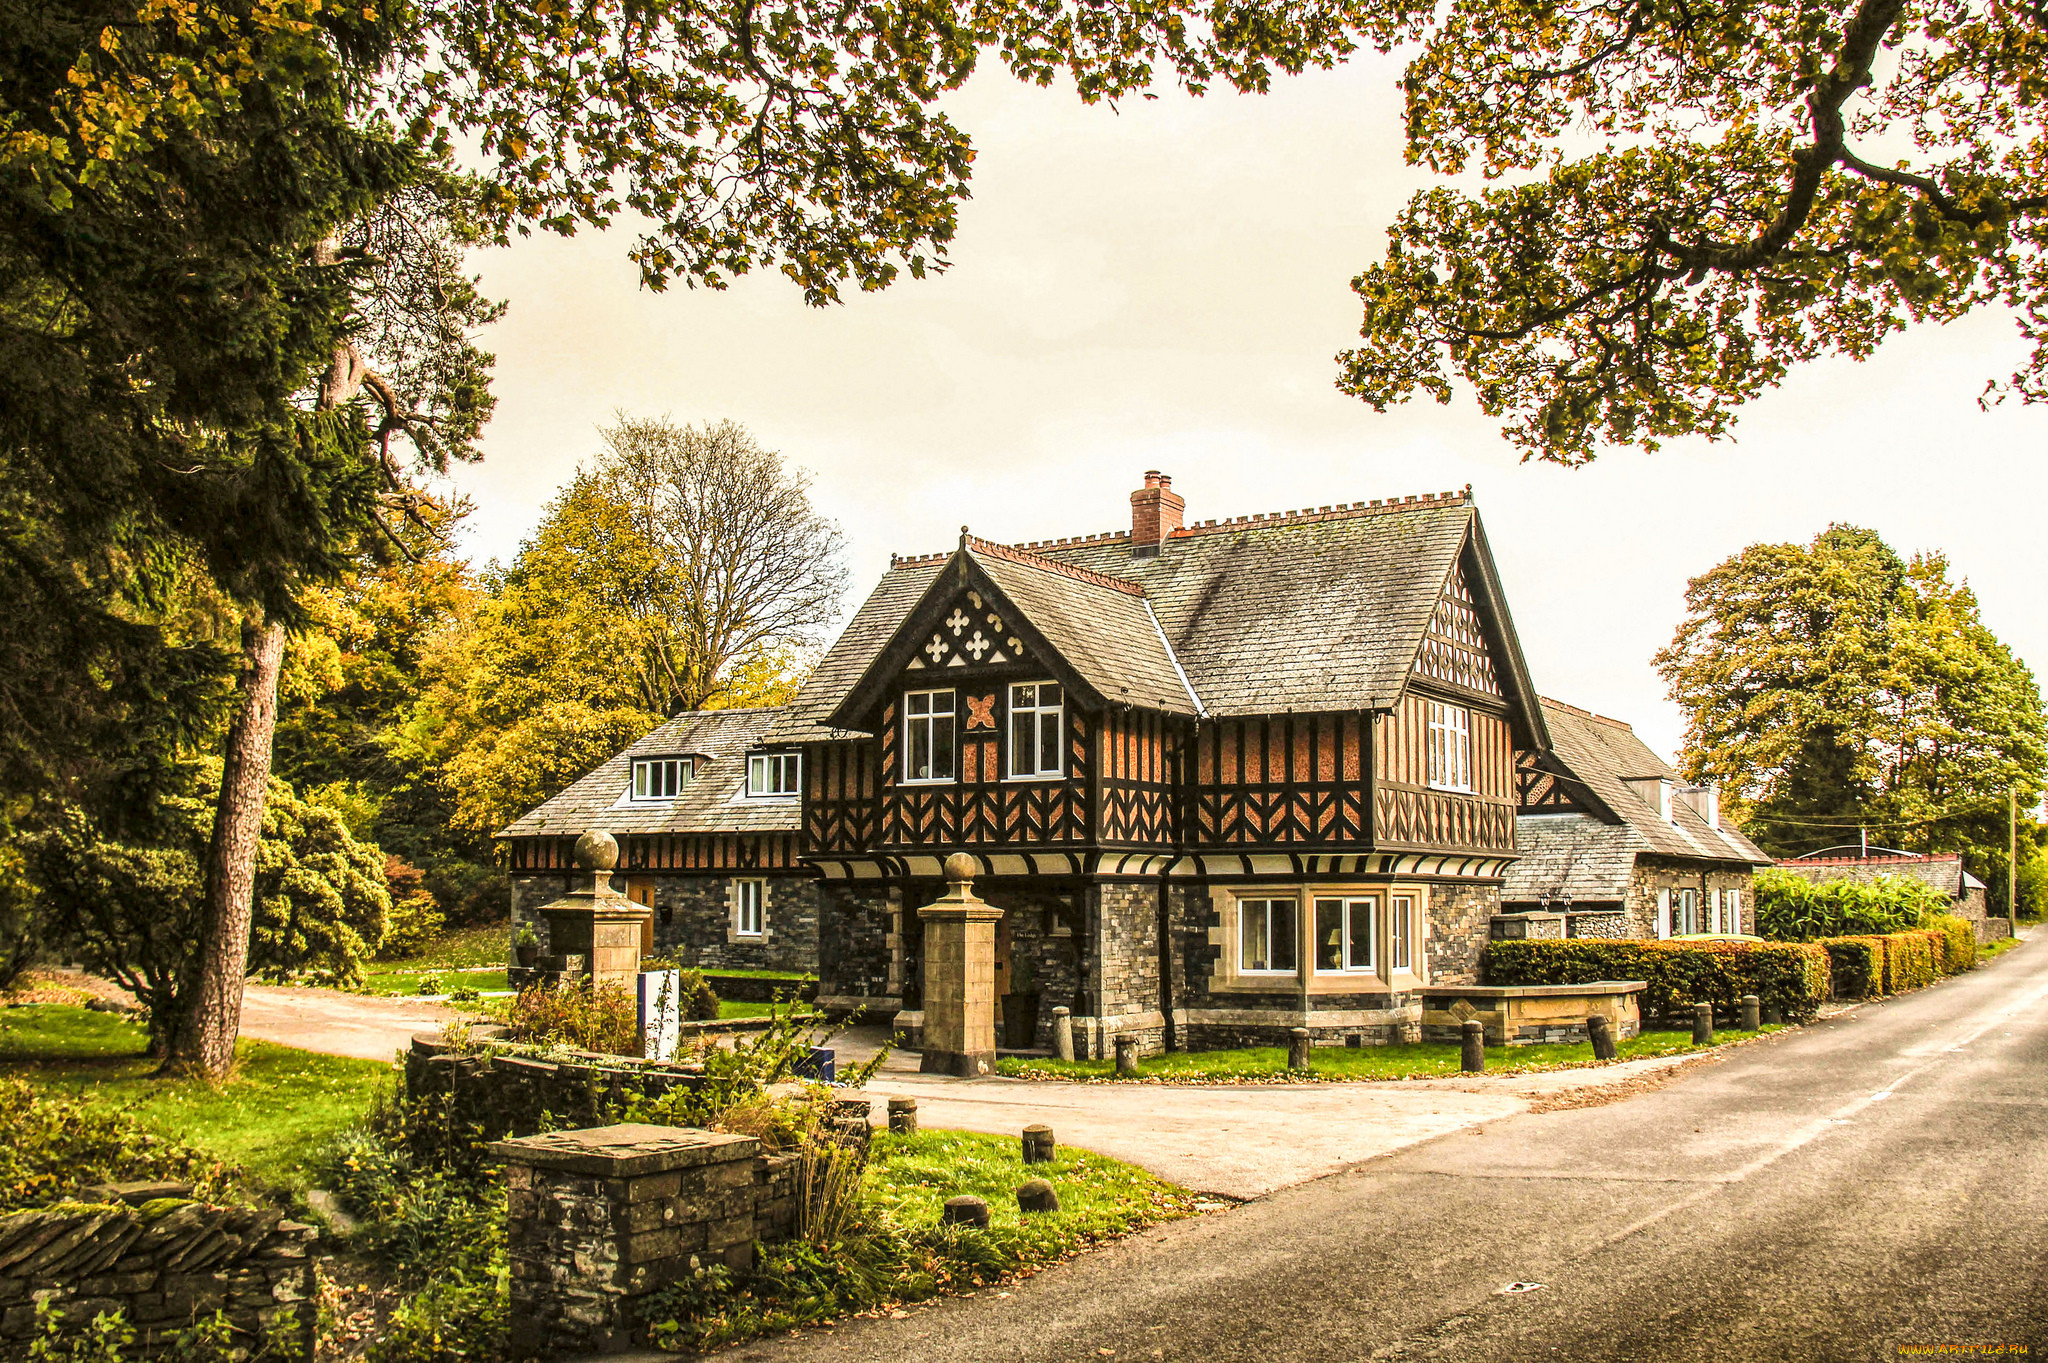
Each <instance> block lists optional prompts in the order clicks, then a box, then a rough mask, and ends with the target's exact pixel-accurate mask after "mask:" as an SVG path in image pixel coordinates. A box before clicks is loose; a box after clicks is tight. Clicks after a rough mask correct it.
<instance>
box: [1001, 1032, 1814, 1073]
mask: <svg viewBox="0 0 2048 1363" xmlns="http://www.w3.org/2000/svg"><path fill="white" fill-rule="evenodd" d="M1763 1030H1764V1032H1775V1031H1780V1030H1782V1029H1781V1028H1778V1027H1772V1026H1767V1027H1765V1028H1764V1029H1763ZM1753 1035H1758V1034H1757V1033H1752V1032H1738V1031H1734V1030H1728V1031H1719V1032H1716V1033H1714V1044H1715V1045H1717V1046H1718V1045H1722V1044H1723V1043H1725V1042H1729V1041H1739V1040H1741V1039H1743V1038H1744V1037H1748V1036H1753ZM1616 1049H1617V1050H1618V1051H1619V1052H1620V1057H1619V1058H1620V1059H1622V1060H1643V1059H1647V1058H1649V1057H1652V1056H1660V1055H1682V1054H1683V1053H1685V1052H1687V1051H1690V1050H1694V1049H1696V1048H1695V1047H1694V1046H1693V1044H1692V1033H1691V1032H1689V1031H1686V1032H1643V1033H1640V1034H1638V1035H1636V1036H1632V1037H1630V1038H1629V1039H1628V1040H1626V1041H1624V1042H1622V1043H1621V1044H1620V1046H1618V1047H1617V1048H1616ZM1460 1054H1461V1048H1460V1047H1458V1046H1457V1045H1455V1044H1452V1043H1449V1042H1419V1043H1415V1044H1412V1045H1398V1046H1360V1047H1357V1048H1355V1049H1354V1048H1352V1047H1348V1046H1317V1047H1315V1048H1314V1049H1313V1050H1311V1051H1310V1052H1309V1071H1308V1074H1307V1076H1305V1077H1306V1078H1309V1079H1339V1080H1342V1079H1434V1078H1437V1077H1439V1076H1442V1075H1447V1074H1457V1073H1459V1069H1458V1061H1459V1056H1460ZM1591 1063H1593V1047H1592V1046H1591V1044H1583V1045H1578V1046H1508V1047H1500V1046H1492V1047H1488V1048H1487V1052H1486V1070H1487V1073H1489V1074H1513V1073H1517V1072H1527V1071H1530V1070H1544V1069H1556V1068H1558V1067H1560V1066H1565V1065H1588V1064H1591ZM996 1073H998V1074H1003V1075H1008V1076H1010V1077H1012V1078H1045V1079H1114V1078H1116V1062H1115V1061H1114V1060H1075V1061H1065V1060H1030V1059H1018V1058H1010V1059H1005V1060H998V1061H997V1062H996ZM1136 1077H1137V1078H1139V1079H1163V1080H1169V1081H1177V1082H1182V1083H1201V1082H1205V1081H1217V1080H1221V1081H1233V1080H1238V1081H1241V1080H1247V1079H1257V1080H1272V1081H1275V1082H1287V1081H1290V1080H1292V1081H1296V1082H1299V1081H1300V1080H1301V1079H1302V1078H1304V1076H1302V1075H1300V1074H1297V1073H1293V1072H1290V1071H1289V1070H1288V1068H1287V1048H1286V1047H1284V1046H1260V1047H1253V1048H1250V1049H1246V1050H1238V1051H1192V1052H1191V1051H1175V1052H1173V1053H1171V1054H1168V1055H1155V1056H1151V1057H1149V1058H1147V1059H1144V1060H1140V1061H1139V1062H1138V1073H1137V1076H1136Z"/></svg>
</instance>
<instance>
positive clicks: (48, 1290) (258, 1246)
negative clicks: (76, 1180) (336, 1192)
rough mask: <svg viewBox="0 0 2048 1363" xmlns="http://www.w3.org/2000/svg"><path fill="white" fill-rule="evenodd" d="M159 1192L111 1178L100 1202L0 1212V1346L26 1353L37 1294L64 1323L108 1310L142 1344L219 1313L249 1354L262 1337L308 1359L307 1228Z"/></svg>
mask: <svg viewBox="0 0 2048 1363" xmlns="http://www.w3.org/2000/svg"><path fill="white" fill-rule="evenodd" d="M164 1191H165V1189H164V1187H163V1185H141V1184H124V1185H113V1186H112V1189H111V1190H110V1200H109V1201H108V1202H107V1203H106V1204H105V1205H79V1204H75V1203H74V1204H68V1205H66V1206H63V1207H52V1208H48V1209H45V1210H42V1211H25V1212H16V1213H14V1214H13V1215H11V1216H6V1217H0V1353H5V1354H9V1355H16V1354H20V1353H23V1352H25V1351H26V1344H27V1341H28V1340H29V1339H31V1338H32V1337H33V1336H34V1335H35V1334H36V1333H37V1330H38V1323H37V1321H36V1303H38V1302H40V1301H47V1302H49V1304H50V1306H51V1307H52V1308H53V1309H54V1310H56V1311H57V1312H58V1313H60V1315H61V1316H62V1318H63V1325H64V1327H66V1328H67V1330H68V1329H69V1328H70V1327H82V1326H84V1325H86V1324H87V1323H89V1322H90V1321H91V1320H92V1318H93V1317H94V1316H95V1315H100V1314H107V1315H112V1314H115V1313H116V1312H118V1313H119V1314H120V1315H121V1316H123V1317H124V1318H125V1319H126V1320H127V1322H128V1324H129V1325H131V1326H133V1327H134V1328H135V1331H136V1334H137V1338H138V1342H139V1343H140V1344H141V1345H142V1346H143V1347H145V1348H152V1347H155V1346H156V1345H157V1344H159V1343H160V1342H161V1341H162V1340H163V1339H164V1338H165V1337H166V1336H168V1335H171V1334H173V1333H175V1332H177V1331H179V1330H183V1329H186V1328H188V1327H190V1326H191V1325H192V1324H194V1323H195V1322H196V1321H198V1320H200V1319H202V1318H207V1317H211V1316H212V1315H213V1314H214V1313H215V1312H216V1311H225V1312H226V1313H227V1317H228V1320H229V1322H230V1323H231V1325H232V1326H233V1327H234V1332H235V1340H236V1343H237V1345H239V1346H240V1347H242V1348H244V1349H247V1350H248V1351H249V1352H255V1347H253V1346H260V1345H264V1344H269V1345H274V1346H276V1347H277V1348H279V1349H280V1351H285V1350H289V1351H290V1352H291V1353H292V1354H293V1355H294V1356H297V1357H301V1358H310V1357H311V1356H312V1346H313V1330H314V1326H315V1307H314V1304H313V1295H314V1282H313V1258H312V1256H313V1254H314V1252H315V1250H316V1248H317V1244H316V1240H315V1235H314V1231H313V1228H312V1227H311V1226H304V1225H300V1224H299V1223H298V1222H296V1221H287V1220H285V1219H284V1218H283V1217H282V1216H281V1215H280V1214H279V1213H277V1212H272V1211H262V1210H259V1209H257V1208H254V1207H214V1206H208V1205H206V1204H204V1203H199V1202H192V1201H188V1200H185V1199H183V1198H181V1197H173V1196H156V1197H151V1196H149V1194H150V1193H162V1192H164ZM124 1197H134V1198H135V1199H136V1200H137V1201H139V1202H140V1205H138V1206H130V1205H127V1203H126V1202H125V1201H123V1200H122V1199H123V1198H124Z"/></svg>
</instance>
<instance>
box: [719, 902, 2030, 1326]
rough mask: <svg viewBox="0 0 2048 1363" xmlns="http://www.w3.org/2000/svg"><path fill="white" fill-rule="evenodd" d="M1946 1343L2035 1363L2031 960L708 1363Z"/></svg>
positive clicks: (2019, 953) (2017, 957)
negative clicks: (1604, 1096) (1043, 1267)
mask: <svg viewBox="0 0 2048 1363" xmlns="http://www.w3.org/2000/svg"><path fill="white" fill-rule="evenodd" d="M1510 1284H1524V1285H1526V1284H1538V1285H1539V1286H1534V1287H1530V1288H1527V1289H1526V1290H1503V1289H1507V1288H1508V1287H1509V1285H1510ZM1958 1345H2026V1346H2029V1348H2030V1350H2031V1355H2032V1356H2033V1357H2035V1358H2040V1357H2042V1356H2043V1355H2044V1354H2048V934H2043V935H2037V936H2036V937H2035V938H2034V940H2032V941H2030V942H2028V943H2027V944H2026V945H2024V946H2022V947H2019V948H2018V949H2016V950H2014V951H2013V952H2011V953H2009V954H2007V955H2006V956H2005V957H2003V958H2001V959H2000V960H1998V961H1996V962H1994V963H1992V964H1991V965H1989V966H1987V967H1985V968H1983V969H1981V970H1977V971H1973V972H1971V973H1969V974H1967V975H1964V976H1962V977H1960V978H1958V979H1955V980H1951V981H1948V982H1946V983H1943V984H1940V985H1937V986H1935V987H1934V988H1931V989H1926V990H1922V991H1920V992H1918V993H1915V994H1910V995H1907V996H1905V997H1903V998H1900V999H1894V1000H1891V1001H1888V1002H1885V1003H1882V1004H1876V1005H1871V1006H1868V1007H1864V1008H1861V1009H1858V1010H1856V1011H1854V1012H1852V1013H1849V1014H1846V1015H1844V1016H1842V1017H1840V1018H1838V1019H1835V1020H1833V1021H1829V1022H1824V1023H1820V1024H1818V1025H1816V1026H1813V1027H1810V1028H1806V1029H1802V1030H1800V1031H1797V1032H1791V1033H1786V1034H1782V1035H1780V1036H1778V1037H1774V1038H1771V1039H1768V1040H1765V1041H1762V1042H1758V1043H1755V1044H1752V1045H1748V1046H1743V1047H1739V1048H1736V1049H1734V1050H1733V1051H1732V1052H1731V1053H1729V1054H1727V1055H1726V1057H1725V1058H1723V1059H1720V1060H1719V1061H1717V1062H1711V1063H1706V1064H1702V1065H1700V1066H1698V1067H1696V1068H1694V1069H1692V1070H1690V1071H1688V1072H1687V1073H1685V1074H1684V1075H1682V1076H1681V1077H1679V1078H1678V1079H1676V1080H1674V1081H1673V1082H1672V1083H1671V1084H1669V1085H1668V1086H1666V1087H1664V1088H1662V1089H1658V1090H1656V1091H1654V1092H1651V1093H1648V1094H1644V1095H1642V1096H1639V1097H1634V1098H1631V1099H1628V1100H1626V1101H1622V1102H1616V1103H1612V1104H1608V1105H1605V1106H1598V1107H1586V1108H1577V1109H1572V1110H1564V1111H1554V1112H1548V1113H1541V1114H1524V1115H1519V1116H1514V1117H1508V1118H1503V1119H1500V1120H1497V1121H1492V1122H1488V1123H1487V1124H1485V1125H1484V1126H1482V1127H1479V1128H1475V1129H1472V1130H1468V1131H1464V1132H1460V1133H1457V1134H1453V1135H1449V1136H1445V1137H1443V1138H1441V1139H1438V1140H1434V1141H1430V1142H1427V1143H1425V1144H1422V1145H1418V1146H1412V1147H1410V1148H1408V1149H1406V1150H1403V1151H1401V1152H1398V1153H1396V1154H1394V1155H1391V1156H1388V1157H1386V1158H1384V1159H1379V1160H1374V1161H1372V1162H1370V1163H1368V1164H1364V1165H1361V1166H1358V1167H1357V1168H1355V1169H1353V1170H1351V1171H1349V1172H1346V1173H1342V1174H1337V1175H1334V1176H1332V1177H1329V1178H1324V1179H1320V1180H1317V1181H1315V1182H1313V1183H1307V1184H1303V1185H1301V1186H1298V1187H1295V1188H1290V1189H1287V1190H1284V1191H1282V1192H1279V1193H1275V1194H1273V1195H1271V1196H1269V1197H1265V1198H1261V1199H1259V1200H1258V1201H1255V1202H1251V1203H1248V1204H1246V1205H1244V1206H1242V1207H1238V1208H1235V1209H1233V1210H1231V1211H1229V1212H1225V1213H1219V1214H1214V1215H1210V1216H1205V1217H1201V1218H1198V1219H1195V1220H1191V1221H1186V1222H1181V1223H1178V1224H1176V1225H1173V1226H1169V1227H1166V1228H1163V1229H1162V1230H1159V1231H1155V1232H1151V1233H1148V1234H1146V1235H1143V1236H1140V1237H1137V1238H1134V1239H1132V1240H1128V1241H1125V1242H1123V1243H1121V1244H1119V1245H1115V1246H1112V1247H1110V1248H1108V1249H1105V1250H1102V1251H1098V1252H1096V1253H1093V1254H1088V1255H1084V1256H1082V1257H1081V1258H1079V1259H1076V1260H1073V1261H1071V1262H1069V1263H1067V1264H1063V1265H1061V1266H1059V1267H1057V1268H1055V1269H1052V1270H1050V1271H1048V1272H1045V1273H1042V1274H1040V1275H1038V1276H1037V1277H1035V1278H1033V1279H1031V1280H1030V1281H1028V1282H1024V1283H1021V1284H1018V1285H1016V1286H1015V1287H1014V1288H1012V1289H1009V1290H1007V1291H1006V1292H1004V1293H1003V1294H1000V1295H999V1294H997V1293H996V1292H993V1291H990V1292H983V1293H981V1294H979V1295H977V1296H975V1297H972V1298H967V1299H957V1300H953V1301H948V1302H943V1303H938V1304H934V1305H931V1306H928V1307H924V1308H918V1309H913V1310H911V1311H909V1312H907V1313H905V1318H904V1319H889V1320H874V1321H860V1322H854V1323H851V1324H848V1325H844V1326H840V1327H836V1328H833V1329H829V1330H821V1331H812V1332H808V1333H806V1334H803V1335H800V1336H796V1337H791V1338H785V1339H781V1340H777V1341H773V1342H764V1343H758V1344H754V1345H751V1346H745V1347H742V1348H740V1349H738V1350H736V1351H734V1353H732V1354H729V1355H727V1357H729V1358H735V1359H743V1360H749V1361H750V1363H753V1361H755V1360H758V1361H759V1363H767V1361H768V1360H776V1361H777V1363H781V1361H782V1360H795V1359H860V1360H863V1361H864V1363H865V1361H867V1360H876V1361H877V1363H881V1361H884V1360H913V1359H915V1360H935V1361H936V1360H963V1361H965V1360H973V1361H974V1363H982V1361H983V1360H1013V1359H1014V1360H1048V1361H1049V1360H1076V1361H1077V1363H1078V1361H1079V1360H1094V1361H1095V1363H1101V1360H1103V1359H1118V1360H1144V1359H1164V1360H1203V1361H1206V1360H1222V1359H1261V1360H1304V1361H1307V1360H1343V1361H1344V1363H1355V1361H1356V1360H1364V1359H1403V1360H1406V1359H1474V1360H1481V1359H1483V1360H1488V1363H1509V1361H1510V1360H1523V1359H1538V1358H1560V1359H1571V1360H1575V1361H1576V1360H1601V1359H1616V1360H1620V1359H1628V1360H1640V1359H1655V1360H1689V1359H1700V1360H1715V1361H1716V1363H1721V1361H1723V1360H1750V1359H1756V1360H1769V1359H1798V1360H1802V1363H1806V1361H1808V1360H1816V1359H1818V1360H1832V1359H1856V1360H1866V1359H1871V1360H1874V1359H1898V1358H1901V1357H1907V1356H1911V1353H1910V1352H1909V1351H1911V1350H1912V1349H1913V1346H1931V1348H1932V1349H1940V1348H1941V1347H1942V1346H1958ZM1929 1356H1934V1357H1958V1356H1965V1355H1959V1354H1957V1353H1953V1352H1943V1353H1932V1354H1930V1355H1929ZM1974 1356H1975V1357H1980V1358H1981V1357H1985V1356H1987V1355H1984V1354H1977V1355H1974Z"/></svg>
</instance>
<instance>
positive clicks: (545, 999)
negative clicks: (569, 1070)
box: [505, 978, 641, 1055]
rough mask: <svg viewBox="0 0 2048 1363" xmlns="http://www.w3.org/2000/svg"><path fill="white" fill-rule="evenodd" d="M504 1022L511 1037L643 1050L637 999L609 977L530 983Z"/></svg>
mask: <svg viewBox="0 0 2048 1363" xmlns="http://www.w3.org/2000/svg"><path fill="white" fill-rule="evenodd" d="M505 1025H506V1027H507V1028H508V1029H509V1030H510V1031H511V1033H512V1039H513V1040H515V1041H527V1042H532V1043H533V1044H535V1045H539V1046H574V1047H576V1048H577V1049H578V1050H584V1051H602V1052H603V1053H604V1054H606V1055H638V1054H640V1050H641V1045H640V1004H639V1001H638V1000H636V999H635V998H634V997H633V996H632V995H631V994H628V993H627V992H626V987H625V986H624V985H622V984H619V983H617V982H616V981H613V980H607V981H605V982H604V983H603V984H599V985H593V984H592V983H591V981H590V980H589V979H587V978H585V979H581V980H577V981H575V982H574V983H570V984H564V985H561V986H559V987H557V986H555V985H550V984H536V985H530V986H528V987H527V988H525V989H523V990H521V991H520V992H519V996H518V997H517V998H515V999H513V1000H512V1008H511V1011H510V1012H509V1013H508V1014H507V1015H506V1019H505Z"/></svg>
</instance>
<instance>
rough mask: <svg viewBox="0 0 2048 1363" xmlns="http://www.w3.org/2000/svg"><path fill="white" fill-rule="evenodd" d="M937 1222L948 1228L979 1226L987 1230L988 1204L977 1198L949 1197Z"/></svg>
mask: <svg viewBox="0 0 2048 1363" xmlns="http://www.w3.org/2000/svg"><path fill="white" fill-rule="evenodd" d="M939 1221H940V1222H941V1223H942V1224H944V1225H948V1226H979V1227H981V1228H982V1229H983V1230H987V1229H988V1203H986V1202H983V1201H982V1200H981V1199H980V1198H978V1197H971V1196H963V1197H949V1198H947V1199H946V1205H945V1207H944V1208H942V1209H941V1210H940V1212H939Z"/></svg>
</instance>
